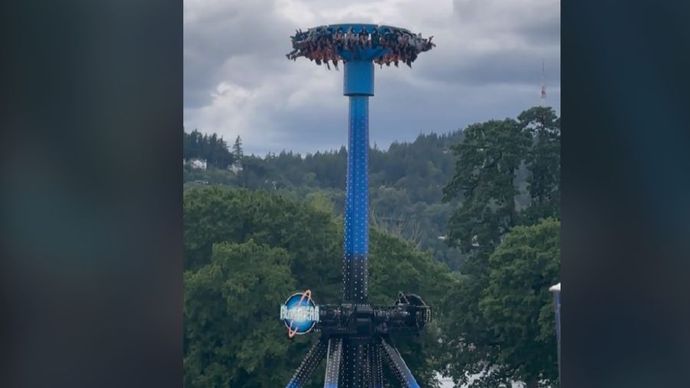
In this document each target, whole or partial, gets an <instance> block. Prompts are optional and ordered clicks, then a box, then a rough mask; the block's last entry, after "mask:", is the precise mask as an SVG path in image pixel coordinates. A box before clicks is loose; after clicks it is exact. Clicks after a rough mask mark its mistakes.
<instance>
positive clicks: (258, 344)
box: [184, 240, 295, 387]
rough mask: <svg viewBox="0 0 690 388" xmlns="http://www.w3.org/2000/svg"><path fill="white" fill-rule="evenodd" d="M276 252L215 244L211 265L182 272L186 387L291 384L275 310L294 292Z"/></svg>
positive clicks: (284, 260)
mask: <svg viewBox="0 0 690 388" xmlns="http://www.w3.org/2000/svg"><path fill="white" fill-rule="evenodd" d="M289 264H290V257H289V255H288V253H287V252H286V251H285V250H283V249H280V248H270V247H268V246H266V245H259V244H257V243H255V242H254V241H253V240H249V241H248V242H246V243H242V244H232V243H219V244H215V245H214V247H213V254H212V259H211V262H210V263H208V264H207V265H205V266H203V267H201V268H199V269H198V270H197V271H188V272H186V273H185V279H184V280H185V304H184V316H185V356H184V369H185V386H186V387H238V386H242V387H276V386H281V385H282V384H284V383H285V381H287V379H289V372H288V362H287V360H288V350H289V349H288V348H289V343H288V341H285V339H284V333H283V330H282V328H281V327H280V326H279V325H277V324H276V305H277V304H278V303H279V301H280V300H281V299H283V298H285V296H286V295H289V294H290V293H291V292H293V291H294V284H295V281H294V279H293V278H292V277H291V274H290V265H289Z"/></svg>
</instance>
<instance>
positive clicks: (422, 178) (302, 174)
mask: <svg viewBox="0 0 690 388" xmlns="http://www.w3.org/2000/svg"><path fill="white" fill-rule="evenodd" d="M191 136H192V135H191V134H185V137H186V138H189V137H191ZM462 137H463V135H462V131H456V132H452V133H447V134H441V135H438V134H433V133H432V134H426V135H419V137H417V139H416V140H415V141H414V142H412V143H393V144H392V145H391V146H390V147H389V148H388V149H386V150H381V149H378V148H372V149H371V150H370V155H369V165H370V167H369V170H370V177H369V185H370V207H371V213H372V214H371V221H372V224H373V225H374V226H376V227H377V228H379V229H382V230H385V231H387V232H389V233H391V234H393V235H397V236H400V237H402V238H404V239H406V240H408V241H410V242H412V243H413V244H414V245H415V246H416V247H418V248H420V249H422V250H429V251H430V252H431V253H432V255H433V256H434V257H435V258H436V259H438V260H439V261H441V262H444V263H446V264H448V265H449V266H450V267H451V268H453V269H458V268H459V264H460V263H461V260H462V255H461V254H460V251H459V250H457V249H454V248H449V247H448V245H447V244H446V243H445V241H444V239H445V235H446V225H447V222H448V219H449V217H450V215H451V212H452V209H453V207H454V206H455V205H456V203H457V201H456V200H452V201H450V202H449V203H444V202H442V201H441V200H442V197H443V192H442V190H443V187H444V185H446V184H447V183H448V181H449V180H450V178H451V176H452V174H453V166H454V164H455V157H454V156H453V154H452V152H451V146H452V145H454V144H457V143H459V142H460V141H462ZM346 163H347V151H346V149H345V147H342V148H340V149H339V150H337V151H326V152H316V153H314V154H307V155H300V154H296V153H292V152H289V151H287V152H281V153H279V154H269V155H267V156H265V157H257V156H253V155H251V156H244V157H243V158H242V163H241V165H242V167H243V170H242V171H241V172H239V173H237V174H235V173H233V172H231V171H228V170H227V169H217V168H209V169H208V170H205V171H204V170H194V169H192V168H191V167H189V166H186V167H185V172H184V179H185V182H186V185H187V186H188V187H189V186H195V185H200V184H209V185H215V184H220V185H228V186H231V187H245V188H250V189H265V190H272V191H278V192H281V193H284V194H285V195H287V196H291V197H292V198H295V199H304V198H307V199H309V200H316V201H321V202H323V203H324V206H327V207H328V208H330V209H332V211H333V212H334V214H336V215H342V211H343V208H344V202H343V201H344V198H345V174H346ZM329 202H330V204H328V203H329Z"/></svg>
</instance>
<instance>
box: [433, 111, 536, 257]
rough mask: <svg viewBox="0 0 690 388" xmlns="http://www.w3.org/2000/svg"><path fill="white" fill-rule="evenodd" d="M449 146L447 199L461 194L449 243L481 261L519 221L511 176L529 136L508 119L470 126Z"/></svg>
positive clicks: (515, 169)
mask: <svg viewBox="0 0 690 388" xmlns="http://www.w3.org/2000/svg"><path fill="white" fill-rule="evenodd" d="M464 135H465V136H464V140H463V141H462V142H461V143H459V144H457V145H455V146H453V147H452V149H453V152H454V153H455V155H456V156H457V162H456V164H455V175H454V176H453V177H452V179H451V180H450V182H449V183H448V185H447V186H446V187H445V188H444V195H445V199H446V200H449V199H452V198H455V197H461V198H462V204H461V206H460V208H459V209H458V210H457V212H456V213H455V214H453V216H451V219H450V221H449V223H448V229H449V236H448V237H449V241H450V242H451V244H455V245H458V246H459V247H460V249H461V250H462V251H464V252H476V253H478V254H479V256H480V257H481V259H482V260H483V259H485V257H484V256H485V255H486V254H487V253H488V252H491V251H493V249H494V248H495V247H496V245H497V244H498V243H499V241H500V238H501V236H502V235H503V234H505V233H506V232H507V231H508V230H509V229H510V228H511V227H513V226H514V225H515V224H516V222H517V210H516V206H515V196H516V195H517V189H516V187H515V184H514V179H515V175H516V173H517V170H518V168H519V167H520V164H521V162H522V160H523V159H524V155H525V154H526V153H527V149H528V147H529V142H530V138H529V137H527V136H526V134H525V133H524V132H523V131H521V130H520V128H519V127H518V125H517V122H516V121H515V120H512V119H505V120H502V121H497V120H491V121H487V122H485V123H480V124H473V125H470V126H469V127H468V128H467V129H465V131H464Z"/></svg>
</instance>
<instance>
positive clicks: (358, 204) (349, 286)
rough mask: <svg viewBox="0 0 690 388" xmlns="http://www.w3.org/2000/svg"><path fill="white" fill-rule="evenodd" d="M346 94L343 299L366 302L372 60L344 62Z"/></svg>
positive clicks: (344, 92)
mask: <svg viewBox="0 0 690 388" xmlns="http://www.w3.org/2000/svg"><path fill="white" fill-rule="evenodd" d="M343 89H344V90H343V94H345V95H346V96H348V97H349V100H350V109H349V130H348V153H347V182H346V197H345V198H346V200H345V201H346V202H345V224H344V228H345V233H344V234H345V241H344V250H345V252H344V258H343V269H344V272H345V273H344V275H345V276H344V277H343V299H344V301H345V302H346V303H360V304H362V303H367V300H368V296H369V295H368V290H367V280H368V278H369V275H368V273H369V271H368V257H367V256H368V253H369V177H368V175H369V96H373V95H374V64H373V63H372V62H371V60H355V61H350V62H346V63H345V79H344V85H343Z"/></svg>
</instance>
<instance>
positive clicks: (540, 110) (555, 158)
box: [518, 107, 561, 224]
mask: <svg viewBox="0 0 690 388" xmlns="http://www.w3.org/2000/svg"><path fill="white" fill-rule="evenodd" d="M518 122H519V125H520V128H521V130H522V131H523V132H525V133H526V134H528V135H529V136H530V137H531V138H532V139H533V140H532V146H531V147H530V150H529V153H528V154H527V156H526V160H525V163H526V165H527V168H528V169H529V177H528V178H527V183H528V191H529V194H530V198H531V203H530V206H529V207H528V209H526V211H525V212H524V213H525V214H524V219H525V220H524V221H523V222H524V223H526V224H529V223H533V222H536V221H537V220H539V219H540V218H544V217H556V218H558V217H559V216H560V205H561V204H560V194H561V192H560V180H561V179H560V176H561V128H560V119H559V118H558V117H557V116H556V113H555V112H554V110H553V109H552V108H550V107H534V108H531V109H528V110H526V111H524V112H522V113H521V114H520V115H519V116H518Z"/></svg>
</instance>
